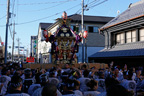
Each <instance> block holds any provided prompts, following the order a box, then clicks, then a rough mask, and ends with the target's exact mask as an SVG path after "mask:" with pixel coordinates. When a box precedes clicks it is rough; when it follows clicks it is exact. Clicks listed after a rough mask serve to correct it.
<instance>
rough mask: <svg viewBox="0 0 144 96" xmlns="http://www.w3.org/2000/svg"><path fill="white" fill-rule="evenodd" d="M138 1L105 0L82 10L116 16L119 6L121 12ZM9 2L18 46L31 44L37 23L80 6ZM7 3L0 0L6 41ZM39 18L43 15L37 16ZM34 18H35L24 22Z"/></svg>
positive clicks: (76, 0)
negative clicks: (31, 37) (18, 40)
mask: <svg viewBox="0 0 144 96" xmlns="http://www.w3.org/2000/svg"><path fill="white" fill-rule="evenodd" d="M102 1H104V0H84V2H85V4H88V7H90V5H91V6H92V5H95V4H98V3H100V2H102ZM138 1H140V0H107V1H106V2H104V3H102V4H100V5H98V6H95V7H92V8H90V9H89V10H88V11H85V12H84V14H85V15H94V16H109V17H115V16H117V11H118V10H119V11H120V13H122V12H123V11H124V10H126V9H127V8H128V6H129V4H130V3H135V2H138ZM10 2H11V6H10V12H11V13H14V14H15V15H16V16H15V17H14V15H13V16H12V18H10V23H13V22H14V20H15V23H16V24H18V25H16V26H15V31H16V35H15V46H16V45H17V41H16V39H17V38H20V42H21V46H25V48H28V47H29V48H30V36H35V35H37V34H38V26H39V23H41V22H45V23H53V22H55V19H57V18H60V17H61V15H62V13H63V11H66V12H67V14H68V15H72V14H75V13H76V12H77V11H78V10H80V9H81V5H80V4H81V0H10ZM91 2H93V3H91ZM6 4H7V0H0V36H1V38H2V41H3V42H5V30H6V27H5V26H4V25H5V24H6V10H7V5H6ZM13 5H14V8H13ZM12 9H14V10H12ZM79 12H80V11H79ZM45 17H47V18H45ZM41 18H45V19H42V20H38V19H41ZM34 20H38V21H36V22H31V23H27V22H29V21H34ZM23 23H25V24H23ZM10 28H11V31H12V30H13V27H12V26H11V27H10ZM8 46H12V38H11V35H10V30H9V33H8ZM8 50H9V52H11V49H10V48H8Z"/></svg>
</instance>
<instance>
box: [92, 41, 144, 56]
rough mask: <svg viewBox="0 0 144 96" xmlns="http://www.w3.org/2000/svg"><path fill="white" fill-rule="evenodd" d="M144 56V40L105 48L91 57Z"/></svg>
mask: <svg viewBox="0 0 144 96" xmlns="http://www.w3.org/2000/svg"><path fill="white" fill-rule="evenodd" d="M125 56H144V42H137V43H130V44H124V45H120V46H115V47H114V48H111V49H103V50H101V51H99V52H97V53H95V54H93V55H91V56H90V57H125Z"/></svg>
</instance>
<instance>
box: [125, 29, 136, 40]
mask: <svg viewBox="0 0 144 96" xmlns="http://www.w3.org/2000/svg"><path fill="white" fill-rule="evenodd" d="M126 42H127V43H131V42H136V30H133V31H128V32H126Z"/></svg>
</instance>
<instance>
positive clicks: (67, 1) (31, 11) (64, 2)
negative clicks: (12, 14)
mask: <svg viewBox="0 0 144 96" xmlns="http://www.w3.org/2000/svg"><path fill="white" fill-rule="evenodd" d="M67 2H69V1H67ZM65 3H66V2H64V3H62V4H65ZM62 4H61V3H60V4H57V5H54V6H51V7H47V8H43V9H38V10H29V11H23V12H36V11H45V10H47V9H51V8H53V7H57V6H59V5H62Z"/></svg>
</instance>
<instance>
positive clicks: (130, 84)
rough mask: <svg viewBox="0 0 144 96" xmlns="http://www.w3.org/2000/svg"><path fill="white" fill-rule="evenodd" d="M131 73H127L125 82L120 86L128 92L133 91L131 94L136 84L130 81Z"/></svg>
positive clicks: (134, 90)
mask: <svg viewBox="0 0 144 96" xmlns="http://www.w3.org/2000/svg"><path fill="white" fill-rule="evenodd" d="M132 76H133V72H132V71H129V72H128V77H127V80H125V81H123V82H122V84H121V85H122V86H123V87H125V88H126V89H127V90H128V91H133V93H135V92H136V82H135V81H134V80H132Z"/></svg>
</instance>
